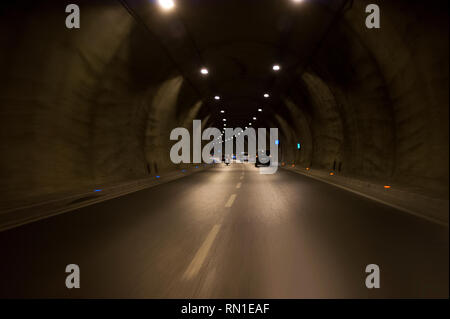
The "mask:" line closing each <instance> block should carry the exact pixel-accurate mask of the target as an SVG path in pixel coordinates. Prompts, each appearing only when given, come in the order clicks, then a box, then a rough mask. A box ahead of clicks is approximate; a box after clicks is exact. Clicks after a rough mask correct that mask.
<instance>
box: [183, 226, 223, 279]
mask: <svg viewBox="0 0 450 319" xmlns="http://www.w3.org/2000/svg"><path fill="white" fill-rule="evenodd" d="M219 230H220V225H214V227H213V228H212V229H211V231H210V232H209V234H208V236H206V239H205V241H204V242H203V244H202V246H201V247H200V248H199V249H198V251H197V253H196V254H195V256H194V259H192V261H191V263H190V265H189V267H188V268H187V269H186V272H185V273H184V275H183V278H184V279H186V280H189V279H191V278H192V277H194V276H195V275H197V273H198V272H199V270H200V268H202V265H203V262H204V261H205V259H206V256H208V252H209V250H210V249H211V246H212V244H213V243H214V239H216V236H217V233H218V232H219Z"/></svg>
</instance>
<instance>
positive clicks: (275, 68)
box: [272, 64, 281, 72]
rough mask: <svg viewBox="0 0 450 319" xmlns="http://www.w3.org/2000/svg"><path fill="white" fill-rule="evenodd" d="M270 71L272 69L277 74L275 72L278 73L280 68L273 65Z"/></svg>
mask: <svg viewBox="0 0 450 319" xmlns="http://www.w3.org/2000/svg"><path fill="white" fill-rule="evenodd" d="M272 69H273V70H274V71H275V72H277V71H280V69H281V67H280V66H279V65H278V64H275V65H274V66H273V67H272Z"/></svg>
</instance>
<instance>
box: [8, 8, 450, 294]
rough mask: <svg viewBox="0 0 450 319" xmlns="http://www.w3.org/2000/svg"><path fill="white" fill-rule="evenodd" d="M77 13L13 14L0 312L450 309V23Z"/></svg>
mask: <svg viewBox="0 0 450 319" xmlns="http://www.w3.org/2000/svg"><path fill="white" fill-rule="evenodd" d="M70 3H71V2H67V3H66V2H64V1H50V0H48V1H44V0H39V1H31V0H30V1H26V0H21V1H15V2H5V3H2V4H1V5H0V10H1V11H0V16H1V19H0V25H1V27H0V33H1V37H0V39H1V41H0V48H1V49H0V70H1V76H0V114H1V116H0V132H1V133H0V141H1V157H0V173H1V174H0V175H1V178H0V189H1V194H2V196H1V198H0V255H1V256H2V261H1V266H0V272H1V273H2V276H3V277H4V278H5V280H3V281H2V284H0V296H2V297H8V298H9V297H13V298H16V297H18V298H23V297H25V298H28V297H31V298H41V297H44V298H46V297H50V298H91V297H93V298H98V297H100V298H110V297H113V298H116V297H119V298H135V297H138V298H142V297H143V298H193V297H200V298H311V297H312V298H317V297H319V298H355V297H356V298H380V297H381V298H391V297H397V298H398V297H414V298H417V297H419V298H422V297H425V298H427V297H438V298H442V297H444V298H448V212H449V211H448V193H449V171H448V168H449V122H448V121H449V114H448V112H449V100H448V98H449V96H448V92H449V91H448V87H449V82H448V81H449V76H448V70H449V59H448V55H449V48H448V36H449V34H448V32H449V28H448V1H444V0H442V1H440V0H434V1H418V0H417V1H410V0H408V1H407V0H398V1H387V0H377V1H366V0H333V1H331V0H304V1H295V0H279V1H275V0H245V1H244V0H214V1H213V0H184V1H180V0H178V1H156V0H101V1H100V0H89V1H87V0H76V1H74V2H73V3H74V4H76V9H77V10H78V11H79V21H78V22H79V25H78V26H75V27H74V26H72V27H69V25H70V23H71V22H73V21H72V20H71V19H72V18H71V17H70V15H71V14H73V12H75V11H73V12H72V11H70V10H66V9H67V6H68V5H69V4H70ZM372 4H376V6H375V7H376V9H377V10H378V11H379V26H378V27H369V26H368V25H367V23H368V22H367V21H368V19H369V20H370V17H369V15H371V14H372V13H371V12H370V11H368V10H367V8H368V7H370V5H372ZM74 10H75V9H74ZM73 19H75V18H73ZM369 22H370V21H369ZM194 121H201V128H202V129H203V130H204V129H206V128H218V129H219V130H220V131H222V130H225V128H238V127H239V128H242V129H246V128H248V127H251V128H254V129H258V128H267V129H270V128H277V129H278V137H277V140H276V144H277V149H278V161H277V163H276V165H277V167H278V169H277V172H276V173H275V174H272V175H262V174H259V173H258V168H257V167H255V165H253V163H246V162H244V163H240V162H238V161H234V162H233V163H231V165H225V164H224V163H222V161H221V156H220V158H219V160H218V161H215V160H214V162H213V163H212V164H211V163H204V162H203V161H201V162H194V161H192V160H191V161H190V162H188V163H183V162H182V163H174V162H173V161H172V160H171V158H170V150H171V148H172V147H173V145H174V143H175V142H176V141H174V140H171V139H170V138H169V137H170V135H171V131H172V130H173V129H175V128H179V127H181V128H186V129H187V130H188V131H189V132H190V133H191V135H192V131H193V123H194ZM223 132H224V131H223ZM220 140H221V141H222V138H220ZM200 143H201V145H202V146H204V145H205V144H206V141H201V142H200ZM191 155H192V154H191ZM69 264H76V265H78V266H79V269H80V273H81V288H79V289H68V288H67V287H66V285H65V280H66V277H67V275H68V274H67V273H66V272H65V269H66V266H67V265H69ZM370 264H375V265H378V266H379V269H380V273H381V288H378V289H376V288H375V289H369V288H368V287H366V284H365V278H366V276H367V275H368V274H367V273H366V266H367V265H370ZM119 274H120V275H119ZM44 282H45V284H44Z"/></svg>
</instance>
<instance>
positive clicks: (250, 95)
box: [126, 0, 350, 128]
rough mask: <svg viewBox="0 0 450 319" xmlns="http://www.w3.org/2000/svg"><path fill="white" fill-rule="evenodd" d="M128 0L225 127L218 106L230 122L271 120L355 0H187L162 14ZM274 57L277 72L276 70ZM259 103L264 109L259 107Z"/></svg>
mask: <svg viewBox="0 0 450 319" xmlns="http://www.w3.org/2000/svg"><path fill="white" fill-rule="evenodd" d="M126 5H129V8H130V9H131V10H132V11H133V13H134V14H135V15H136V16H138V17H139V19H142V21H143V23H145V25H146V26H147V27H148V28H149V29H150V30H151V33H152V35H153V36H155V37H157V39H158V41H159V42H160V44H161V45H162V46H164V48H165V49H166V50H168V53H169V54H170V56H171V58H172V59H173V60H174V62H175V63H176V65H177V67H178V68H179V70H180V72H181V73H182V74H183V75H184V76H185V77H186V78H187V79H189V82H190V83H191V85H192V86H194V87H195V89H196V90H197V91H198V92H199V94H200V95H201V98H202V99H203V100H204V101H205V106H206V107H207V108H206V110H204V114H208V113H209V114H211V115H212V116H211V118H210V122H209V124H210V125H211V126H214V127H219V128H220V127H222V118H223V117H224V116H223V115H222V114H220V110H225V111H226V116H225V117H226V119H227V125H228V127H244V126H247V125H248V123H249V122H254V123H253V125H254V126H259V127H267V126H269V125H270V124H273V113H274V112H276V113H281V114H285V110H284V109H283V108H284V107H283V105H284V104H283V102H282V100H281V97H282V96H286V95H289V94H290V92H289V91H288V90H287V89H289V84H290V83H292V82H294V81H295V77H296V76H297V72H299V70H301V69H304V68H306V67H307V66H308V65H309V64H310V63H311V58H312V56H314V54H315V53H316V51H317V49H318V48H319V46H320V44H321V41H322V40H323V38H324V37H325V36H326V35H327V32H328V31H329V29H330V28H331V27H332V26H333V24H334V23H335V22H336V21H335V20H336V19H337V18H339V17H340V16H341V15H342V14H343V10H345V9H346V6H349V5H350V1H345V0H343V1H324V0H319V1H305V2H302V3H294V2H292V1H273V0H251V1H242V0H218V1H197V0H190V1H189V0H188V1H179V2H177V4H176V10H173V11H170V12H163V14H161V10H160V9H159V8H151V7H149V4H148V1H137V2H136V1H134V2H131V1H129V3H128V2H127V3H126ZM154 5H155V6H156V4H154ZM276 64H277V65H280V66H281V68H282V69H281V70H280V71H279V72H275V71H273V70H272V66H273V65H276ZM202 67H206V68H208V71H209V74H208V75H207V76H202V75H201V74H200V72H199V70H200V69H201V68H202ZM287 84H288V85H287ZM265 93H269V94H270V98H264V96H263V95H264V94H265ZM215 96H220V98H221V99H220V100H219V101H216V100H214V97H215ZM259 108H262V109H263V110H264V111H263V112H262V113H258V112H257V110H258V109H259ZM254 116H256V117H257V121H256V122H255V121H253V120H252V118H253V117H254ZM285 117H286V118H289V116H285Z"/></svg>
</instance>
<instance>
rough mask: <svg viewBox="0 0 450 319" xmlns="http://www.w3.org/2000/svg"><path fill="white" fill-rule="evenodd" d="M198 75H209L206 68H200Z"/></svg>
mask: <svg viewBox="0 0 450 319" xmlns="http://www.w3.org/2000/svg"><path fill="white" fill-rule="evenodd" d="M200 73H201V74H203V75H207V74H208V73H209V71H208V69H207V68H202V69H201V70H200Z"/></svg>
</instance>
